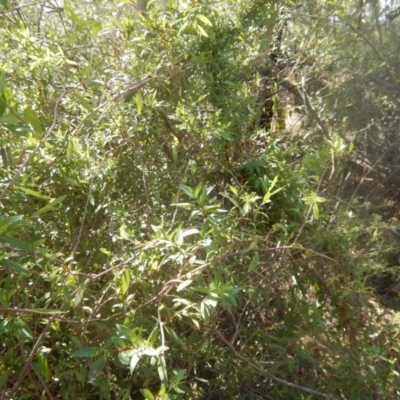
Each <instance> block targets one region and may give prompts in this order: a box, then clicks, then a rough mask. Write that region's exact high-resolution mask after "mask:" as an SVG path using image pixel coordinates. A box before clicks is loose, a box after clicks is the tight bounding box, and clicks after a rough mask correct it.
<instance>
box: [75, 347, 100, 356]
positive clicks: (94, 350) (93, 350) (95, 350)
mask: <svg viewBox="0 0 400 400" xmlns="http://www.w3.org/2000/svg"><path fill="white" fill-rule="evenodd" d="M100 351H101V347H86V348H85V349H80V350H76V351H74V352H73V353H72V354H71V356H72V357H77V358H83V357H95V356H97V355H98V354H99V352H100Z"/></svg>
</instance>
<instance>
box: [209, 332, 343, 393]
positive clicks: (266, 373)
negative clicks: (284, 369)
mask: <svg viewBox="0 0 400 400" xmlns="http://www.w3.org/2000/svg"><path fill="white" fill-rule="evenodd" d="M214 332H215V333H216V334H217V335H218V336H219V337H220V339H221V340H222V341H223V342H224V343H225V344H226V345H227V346H228V347H229V349H230V350H231V351H232V353H233V354H234V355H235V357H237V358H238V359H239V360H241V361H243V362H245V363H246V364H248V365H250V367H252V368H254V369H255V370H257V371H258V372H260V373H261V374H262V375H264V376H267V377H268V378H271V379H273V380H274V381H275V382H278V383H281V384H283V385H286V386H290V387H293V388H296V389H299V390H302V391H303V392H307V393H310V394H313V395H316V396H320V397H324V398H325V399H328V400H337V399H336V398H335V397H333V396H331V395H329V394H325V393H321V392H317V391H316V390H313V389H310V388H307V387H304V386H300V385H297V384H296V383H292V382H288V381H285V380H284V379H281V378H278V377H277V376H275V375H273V374H272V373H271V372H269V371H268V370H266V369H263V368H261V367H260V366H259V365H258V364H256V363H255V362H253V361H251V360H249V359H248V358H246V357H244V356H242V355H241V354H240V353H238V352H237V350H236V349H235V347H234V346H233V344H232V343H230V342H229V341H228V340H227V339H226V338H225V336H224V335H223V334H222V333H221V332H219V331H218V330H217V329H214Z"/></svg>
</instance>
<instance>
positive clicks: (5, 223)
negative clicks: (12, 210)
mask: <svg viewBox="0 0 400 400" xmlns="http://www.w3.org/2000/svg"><path fill="white" fill-rule="evenodd" d="M23 218H24V216H23V215H14V216H13V217H6V218H3V219H0V232H4V231H6V230H7V229H8V228H9V227H10V226H12V225H14V224H16V223H17V222H19V221H21V220H22V219H23Z"/></svg>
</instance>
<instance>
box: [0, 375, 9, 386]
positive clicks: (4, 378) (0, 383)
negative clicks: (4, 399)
mask: <svg viewBox="0 0 400 400" xmlns="http://www.w3.org/2000/svg"><path fill="white" fill-rule="evenodd" d="M8 375H9V372H5V373H3V374H1V375H0V390H1V389H2V388H3V386H4V384H5V383H6V381H7V378H8Z"/></svg>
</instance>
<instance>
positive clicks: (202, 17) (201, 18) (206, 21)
mask: <svg viewBox="0 0 400 400" xmlns="http://www.w3.org/2000/svg"><path fill="white" fill-rule="evenodd" d="M197 18H198V19H199V20H200V21H201V22H204V23H205V24H206V25H208V26H212V23H211V22H210V20H209V19H208V18H207V17H206V16H205V15H203V14H199V15H198V16H197Z"/></svg>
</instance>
